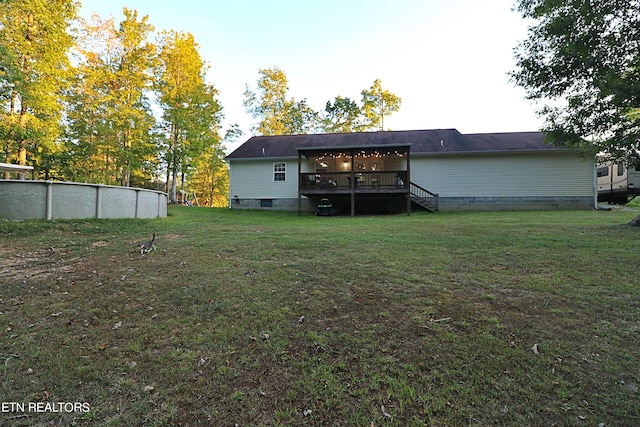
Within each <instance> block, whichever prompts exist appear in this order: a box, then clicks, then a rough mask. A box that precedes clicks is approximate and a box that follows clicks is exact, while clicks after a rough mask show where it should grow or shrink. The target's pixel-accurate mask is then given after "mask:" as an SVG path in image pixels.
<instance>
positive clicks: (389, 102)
mask: <svg viewBox="0 0 640 427" xmlns="http://www.w3.org/2000/svg"><path fill="white" fill-rule="evenodd" d="M362 104H363V109H364V118H365V121H366V122H365V126H366V128H367V129H372V130H373V129H377V130H384V118H385V116H389V115H391V114H392V113H395V112H398V111H399V110H400V105H401V104H402V99H401V98H400V97H398V96H396V95H394V94H393V93H391V92H389V91H388V90H386V89H385V90H383V89H382V83H381V82H380V80H379V79H376V80H375V81H374V82H373V85H372V86H371V88H370V89H369V90H363V91H362Z"/></svg>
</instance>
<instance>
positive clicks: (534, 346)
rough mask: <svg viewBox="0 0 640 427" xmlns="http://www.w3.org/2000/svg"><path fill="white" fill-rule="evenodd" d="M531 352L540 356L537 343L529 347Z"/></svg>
mask: <svg viewBox="0 0 640 427" xmlns="http://www.w3.org/2000/svg"><path fill="white" fill-rule="evenodd" d="M531 351H533V352H534V353H535V354H540V353H539V352H538V343H535V344H534V345H533V347H531Z"/></svg>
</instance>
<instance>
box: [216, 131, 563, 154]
mask: <svg viewBox="0 0 640 427" xmlns="http://www.w3.org/2000/svg"><path fill="white" fill-rule="evenodd" d="M400 146H410V147H411V154H412V155H415V154H447V153H452V154H453V153H492V152H494V153H497V152H523V151H529V152H531V151H534V152H535V151H558V150H565V148H562V147H556V146H553V145H549V144H545V143H544V142H543V140H542V133H541V132H513V133H482V134H466V135H464V134H461V133H460V132H458V131H457V130H456V129H434V130H411V131H385V132H357V133H330V134H309V135H281V136H254V137H252V138H250V139H249V140H248V141H247V142H245V143H244V144H242V145H241V146H240V147H238V148H237V149H236V150H235V151H233V152H232V153H231V154H229V155H228V156H227V157H226V158H227V159H228V160H236V159H258V158H285V157H297V156H298V150H300V151H308V150H312V149H319V150H331V149H338V150H339V149H347V148H371V149H374V148H384V147H400Z"/></svg>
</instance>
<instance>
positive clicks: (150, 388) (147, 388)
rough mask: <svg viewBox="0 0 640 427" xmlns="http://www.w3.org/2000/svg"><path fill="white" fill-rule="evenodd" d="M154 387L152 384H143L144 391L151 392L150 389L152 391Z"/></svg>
mask: <svg viewBox="0 0 640 427" xmlns="http://www.w3.org/2000/svg"><path fill="white" fill-rule="evenodd" d="M155 389H156V388H155V387H154V386H152V385H146V386H144V391H146V392H151V391H153V390H155Z"/></svg>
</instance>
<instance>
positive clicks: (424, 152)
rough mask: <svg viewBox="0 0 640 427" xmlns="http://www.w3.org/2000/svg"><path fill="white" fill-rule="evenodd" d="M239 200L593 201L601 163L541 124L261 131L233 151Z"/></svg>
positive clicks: (341, 206)
mask: <svg viewBox="0 0 640 427" xmlns="http://www.w3.org/2000/svg"><path fill="white" fill-rule="evenodd" d="M226 160H227V161H228V162H229V166H230V193H229V207H230V208H231V209H280V210H298V212H303V211H304V212H314V211H315V210H316V209H317V205H318V204H319V202H320V200H322V199H329V201H330V202H331V205H332V206H333V207H334V209H335V211H336V212H337V213H343V214H351V215H354V214H356V213H382V212H407V213H410V212H411V210H415V209H426V210H429V211H438V210H440V211H459V210H524V209H591V208H593V207H594V206H595V203H596V191H595V173H594V171H595V165H594V163H593V162H591V161H585V160H584V159H583V158H581V157H580V156H579V155H578V154H577V153H575V152H573V151H570V150H568V149H566V148H563V147H557V146H553V145H547V144H545V143H544V142H543V138H542V133H540V132H517V133H488V134H461V133H460V132H458V131H457V130H455V129H437V130H415V131H387V132H363V133H340V134H311V135H287V136H255V137H252V138H251V139H249V140H248V141H246V142H245V143H244V144H243V145H241V146H240V147H239V148H238V149H236V150H235V151H233V152H232V153H231V154H229V155H228V156H227V157H226Z"/></svg>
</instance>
